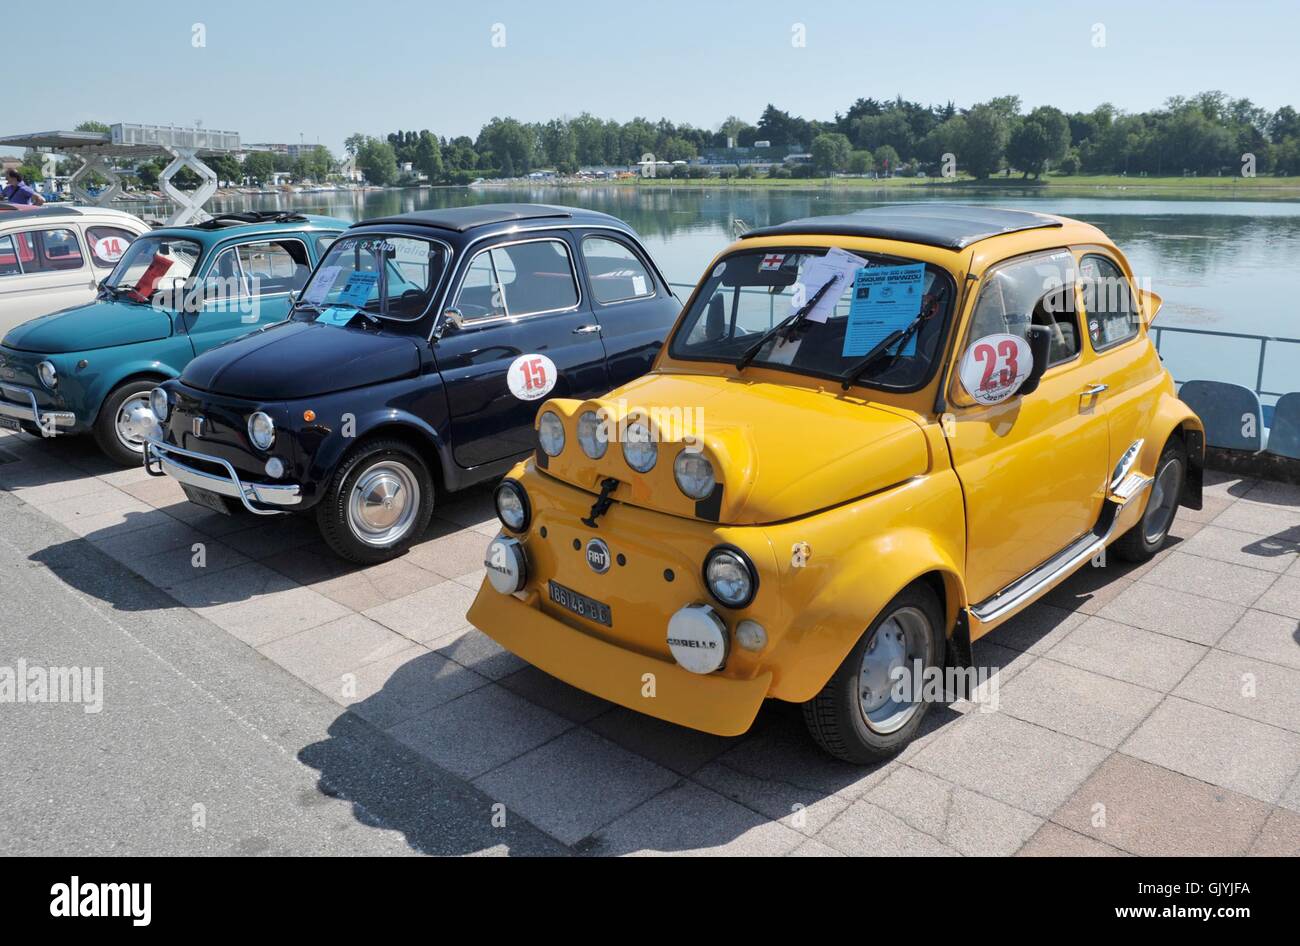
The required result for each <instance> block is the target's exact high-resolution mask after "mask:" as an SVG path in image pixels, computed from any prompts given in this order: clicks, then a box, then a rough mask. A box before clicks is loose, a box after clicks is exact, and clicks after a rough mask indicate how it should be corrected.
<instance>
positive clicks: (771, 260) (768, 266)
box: [758, 253, 785, 272]
mask: <svg viewBox="0 0 1300 946" xmlns="http://www.w3.org/2000/svg"><path fill="white" fill-rule="evenodd" d="M784 262H785V254H784V253H768V254H767V255H766V256H764V257H763V259H762V262H760V263H759V264H758V269H759V271H760V272H771V271H772V270H774V269H780V268H781V264H782V263H784Z"/></svg>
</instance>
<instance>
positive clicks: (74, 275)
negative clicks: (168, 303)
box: [0, 204, 149, 336]
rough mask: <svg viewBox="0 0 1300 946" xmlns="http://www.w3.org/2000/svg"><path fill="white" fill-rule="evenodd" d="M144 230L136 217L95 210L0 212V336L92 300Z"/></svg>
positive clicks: (144, 225) (59, 206)
mask: <svg viewBox="0 0 1300 946" xmlns="http://www.w3.org/2000/svg"><path fill="white" fill-rule="evenodd" d="M11 206H12V205H11ZM148 232H149V225H148V224H147V223H145V222H144V221H143V220H141V219H140V218H139V217H135V216H132V215H131V214H128V213H123V212H122V211H120V210H108V209H106V208H100V207H72V206H68V205H66V204H54V205H47V206H44V207H32V208H31V209H22V210H19V209H17V207H15V209H14V210H13V211H12V212H4V213H0V336H3V335H4V333H5V332H7V331H9V330H10V329H11V328H13V327H14V326H15V325H19V324H21V323H23V322H26V321H27V320H28V319H31V318H35V317H36V316H38V315H46V314H48V313H50V312H56V311H58V310H59V309H66V308H68V307H69V306H74V305H81V304H82V303H85V302H89V301H91V300H92V299H94V298H95V292H96V291H97V289H98V287H99V282H100V280H102V279H103V278H104V277H105V276H107V275H108V274H109V273H111V272H112V271H113V267H114V266H116V265H117V262H118V260H120V259H121V258H122V254H123V253H124V252H126V248H127V247H128V246H129V245H130V244H131V241H132V240H134V239H135V238H136V237H138V236H140V235H141V234H142V233H148Z"/></svg>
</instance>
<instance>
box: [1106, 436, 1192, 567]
mask: <svg viewBox="0 0 1300 946" xmlns="http://www.w3.org/2000/svg"><path fill="white" fill-rule="evenodd" d="M1162 476H1163V477H1164V479H1162ZM1170 480H1172V482H1170ZM1186 480H1187V451H1186V450H1184V449H1183V445H1182V442H1181V441H1179V440H1178V439H1177V438H1176V437H1175V438H1173V439H1171V440H1170V441H1169V442H1168V443H1167V444H1165V449H1164V450H1163V451H1161V453H1160V459H1159V460H1157V461H1156V476H1155V482H1154V483H1152V485H1151V486H1150V488H1149V490H1148V492H1147V504H1146V508H1145V509H1143V510H1142V518H1141V519H1140V520H1138V523H1137V525H1135V526H1134V527H1133V528H1131V529H1129V530H1128V531H1127V532H1125V533H1124V534H1123V535H1122V536H1120V537H1119V538H1118V539H1116V540H1115V541H1114V542H1112V543H1111V546H1110V548H1111V551H1112V552H1114V553H1115V557H1116V558H1118V559H1121V560H1123V561H1125V562H1146V561H1149V560H1150V559H1151V557H1152V556H1153V555H1155V554H1156V553H1157V552H1159V551H1160V550H1161V549H1162V548H1164V545H1165V543H1166V542H1167V541H1169V530H1170V529H1171V528H1173V525H1174V518H1175V517H1176V516H1177V514H1178V504H1179V500H1180V498H1181V497H1182V494H1183V484H1184V483H1185V482H1186ZM1157 520H1161V521H1157Z"/></svg>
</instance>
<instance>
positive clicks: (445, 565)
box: [406, 531, 496, 578]
mask: <svg viewBox="0 0 1300 946" xmlns="http://www.w3.org/2000/svg"><path fill="white" fill-rule="evenodd" d="M495 534H496V532H495V531H494V532H493V535H495ZM487 545H488V539H487V538H485V537H484V536H482V535H480V534H478V533H477V532H454V533H452V534H451V535H444V536H440V537H439V538H436V539H433V540H432V541H428V542H421V543H420V544H419V545H415V546H413V547H412V548H411V550H410V551H409V552H407V553H406V558H407V560H409V561H410V562H411V564H413V565H418V566H419V567H420V568H426V569H428V570H429V571H431V572H434V573H435V574H438V575H441V576H442V577H444V578H455V577H456V576H457V575H463V574H465V573H466V572H468V571H472V570H473V569H475V568H478V567H481V566H482V565H483V556H484V555H485V554H486V552H487Z"/></svg>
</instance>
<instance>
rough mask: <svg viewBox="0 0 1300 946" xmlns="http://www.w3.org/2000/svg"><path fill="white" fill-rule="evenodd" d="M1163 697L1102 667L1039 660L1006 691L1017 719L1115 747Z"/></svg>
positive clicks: (1004, 703)
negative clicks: (1096, 669)
mask: <svg viewBox="0 0 1300 946" xmlns="http://www.w3.org/2000/svg"><path fill="white" fill-rule="evenodd" d="M1159 702H1160V694H1159V693H1157V692H1156V691H1154V690H1148V689H1147V688H1145V687H1140V686H1135V685H1133V684H1131V683H1125V682H1123V681H1121V680H1115V679H1112V678H1111V677H1104V676H1102V675H1101V674H1099V673H1093V672H1092V671H1089V670H1081V669H1080V668H1078V667H1072V666H1069V665H1067V664H1063V663H1058V662H1057V661H1055V660H1053V659H1052V658H1051V657H1042V658H1040V659H1038V660H1036V661H1035V662H1034V663H1033V665H1032V666H1030V667H1029V668H1028V669H1027V670H1025V672H1024V673H1022V674H1020V675H1019V676H1018V677H1016V678H1015V679H1014V680H1012V681H1011V682H1010V683H1008V684H1007V685H1006V686H1005V687H1003V688H1002V691H1001V694H1000V708H1001V711H1002V712H1003V713H1008V714H1010V715H1011V716H1014V717H1016V718H1017V719H1022V720H1024V721H1025V722H1029V723H1034V724H1036V725H1038V726H1042V727H1044V728H1047V729H1051V730H1053V731H1054V732H1058V733H1064V734H1066V735H1069V736H1075V737H1077V738H1079V739H1086V740H1087V741H1088V742H1091V743H1095V744H1096V745H1099V746H1105V747H1107V748H1108V749H1114V748H1115V747H1117V746H1118V745H1119V744H1120V743H1121V742H1123V741H1124V738H1125V737H1126V736H1127V735H1128V734H1129V733H1131V732H1132V731H1133V730H1134V729H1135V728H1137V726H1138V724H1139V723H1141V722H1142V720H1143V719H1145V718H1146V717H1147V714H1149V713H1150V712H1151V710H1153V709H1154V708H1155V706H1156V704H1157V703H1159Z"/></svg>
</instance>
